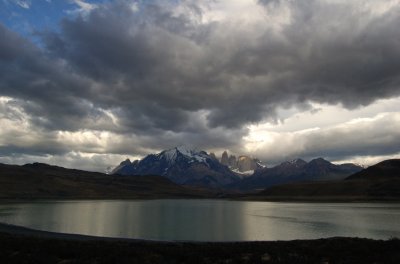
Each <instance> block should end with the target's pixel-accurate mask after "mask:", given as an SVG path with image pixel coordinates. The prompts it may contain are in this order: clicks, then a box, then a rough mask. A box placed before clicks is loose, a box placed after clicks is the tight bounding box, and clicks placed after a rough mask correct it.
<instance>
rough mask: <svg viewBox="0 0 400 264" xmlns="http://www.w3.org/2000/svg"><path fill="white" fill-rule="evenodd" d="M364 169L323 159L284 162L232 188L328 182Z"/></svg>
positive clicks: (253, 188) (261, 187) (258, 171)
mask: <svg viewBox="0 0 400 264" xmlns="http://www.w3.org/2000/svg"><path fill="white" fill-rule="evenodd" d="M362 169H363V168H362V167H360V166H357V165H354V164H341V165H335V164H333V163H331V162H329V161H327V160H324V159H322V158H317V159H313V160H311V161H310V162H306V161H304V160H302V159H295V160H292V161H286V162H283V163H281V164H279V165H277V166H275V167H272V168H263V169H259V170H256V171H255V173H254V174H253V175H252V176H251V177H248V178H246V179H243V180H242V181H241V182H238V183H236V184H232V185H231V186H230V187H231V188H236V189H241V190H256V189H265V188H267V187H271V186H274V185H280V184H285V183H295V182H304V181H326V180H339V179H345V178H346V177H348V176H349V175H351V174H353V173H355V172H358V171H360V170H362Z"/></svg>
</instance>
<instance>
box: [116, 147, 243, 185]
mask: <svg viewBox="0 0 400 264" xmlns="http://www.w3.org/2000/svg"><path fill="white" fill-rule="evenodd" d="M112 174H114V175H117V174H119V175H126V176H127V175H147V174H152V175H161V176H163V177H166V178H168V179H170V180H171V181H173V182H174V183H177V184H180V185H191V186H202V187H212V188H219V187H223V186H225V185H228V184H232V183H234V182H237V181H239V180H240V177H239V176H238V175H236V174H235V173H233V172H232V171H231V170H230V169H229V168H228V167H227V166H225V165H222V164H221V163H220V162H219V161H218V160H216V159H215V158H214V157H213V156H210V155H208V154H207V153H206V152H205V151H199V150H196V149H190V148H187V147H175V148H172V149H169V150H164V151H162V152H160V153H158V154H150V155H148V156H146V157H145V158H143V159H142V160H140V161H133V162H131V161H130V160H126V161H123V162H121V164H120V165H119V166H118V167H116V168H115V169H114V170H113V171H112Z"/></svg>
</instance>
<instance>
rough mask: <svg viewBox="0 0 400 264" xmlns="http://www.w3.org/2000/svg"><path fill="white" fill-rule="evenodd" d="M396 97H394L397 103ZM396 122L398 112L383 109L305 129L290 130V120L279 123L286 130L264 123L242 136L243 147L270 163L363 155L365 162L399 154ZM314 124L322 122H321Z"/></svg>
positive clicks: (301, 118)
mask: <svg viewBox="0 0 400 264" xmlns="http://www.w3.org/2000/svg"><path fill="white" fill-rule="evenodd" d="M399 100H400V99H399ZM399 100H396V101H397V103H398V102H399ZM322 111H324V110H322ZM338 112H339V113H340V110H339V111H338ZM308 116H309V114H307V113H303V114H302V115H301V116H297V117H294V118H295V119H296V118H297V119H298V121H300V122H301V121H302V120H306V119H307V117H308ZM321 117H323V115H321V116H320V118H321ZM399 121H400V113H399V112H386V113H380V114H378V115H376V116H373V117H359V118H354V119H351V120H350V121H347V122H334V124H333V125H326V126H325V127H312V126H310V127H309V128H308V129H301V128H300V129H299V128H297V130H292V129H290V128H291V125H292V124H293V122H292V123H291V124H288V125H285V124H282V125H280V126H281V127H282V128H284V127H286V128H289V130H285V129H279V128H276V127H274V128H271V125H270V124H265V126H264V128H261V127H258V128H253V129H251V130H250V131H251V132H250V134H249V136H248V137H246V139H245V141H246V148H247V151H248V152H249V153H252V154H253V155H255V156H257V157H259V158H261V159H263V160H265V161H268V162H270V163H272V164H274V163H279V162H280V161H282V160H289V159H294V158H297V157H302V158H305V159H312V158H315V157H318V156H323V157H324V158H327V159H329V160H333V161H343V160H358V161H360V160H361V158H362V157H363V156H365V157H366V160H365V162H371V161H372V160H376V159H371V157H374V156H393V155H395V156H398V157H400V144H399V143H398V142H399V139H400V132H399V131H400V125H399V124H400V122H399ZM316 124H320V125H321V122H319V123H316ZM274 130H275V131H274Z"/></svg>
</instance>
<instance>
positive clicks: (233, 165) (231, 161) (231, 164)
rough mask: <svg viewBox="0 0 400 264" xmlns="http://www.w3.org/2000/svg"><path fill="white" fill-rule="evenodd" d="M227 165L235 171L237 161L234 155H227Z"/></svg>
mask: <svg viewBox="0 0 400 264" xmlns="http://www.w3.org/2000/svg"><path fill="white" fill-rule="evenodd" d="M228 165H229V167H230V168H231V169H237V160H236V156H235V155H229V158H228Z"/></svg>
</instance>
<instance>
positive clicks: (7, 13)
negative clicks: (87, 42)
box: [0, 0, 106, 38]
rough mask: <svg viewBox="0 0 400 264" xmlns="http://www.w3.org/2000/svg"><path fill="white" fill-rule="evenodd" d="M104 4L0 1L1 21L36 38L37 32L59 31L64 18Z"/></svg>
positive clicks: (85, 0) (98, 0) (96, 1)
mask: <svg viewBox="0 0 400 264" xmlns="http://www.w3.org/2000/svg"><path fill="white" fill-rule="evenodd" d="M104 2H106V0H0V21H1V23H3V24H5V25H6V26H7V27H8V28H9V29H11V30H13V31H15V32H18V33H20V34H21V35H23V36H25V37H28V38H34V35H35V32H37V31H42V30H57V28H58V26H59V23H60V20H61V19H62V18H63V17H67V16H73V15H76V14H77V13H78V12H79V11H82V12H84V11H85V10H88V9H90V8H91V7H94V6H95V5H96V4H99V3H104Z"/></svg>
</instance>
